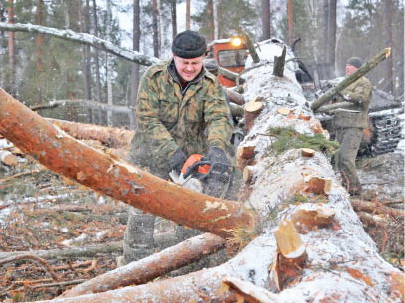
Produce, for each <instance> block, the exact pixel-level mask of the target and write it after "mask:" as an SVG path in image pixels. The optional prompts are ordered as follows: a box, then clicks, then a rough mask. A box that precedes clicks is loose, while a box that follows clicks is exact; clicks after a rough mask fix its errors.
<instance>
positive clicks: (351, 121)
mask: <svg viewBox="0 0 405 303" xmlns="http://www.w3.org/2000/svg"><path fill="white" fill-rule="evenodd" d="M340 94H341V96H342V97H340V98H339V100H338V101H349V102H351V103H352V106H351V107H348V108H347V109H348V110H352V111H358V112H350V111H345V110H341V111H337V112H336V113H335V117H334V127H335V129H336V140H337V141H338V142H339V143H340V146H339V149H338V150H337V151H336V153H335V168H336V170H337V171H338V172H340V175H341V176H342V183H343V185H344V186H345V187H346V189H347V190H348V192H349V193H350V194H359V193H360V192H361V184H360V180H359V178H358V176H357V171H356V157H357V153H358V150H359V147H360V143H361V140H362V136H363V129H364V128H367V127H368V123H369V122H368V108H369V106H370V101H371V94H372V86H371V83H370V81H369V80H368V79H367V78H365V77H361V78H360V79H358V80H357V81H355V82H353V83H352V84H350V85H349V86H348V87H346V88H345V89H344V90H342V91H341V92H340Z"/></svg>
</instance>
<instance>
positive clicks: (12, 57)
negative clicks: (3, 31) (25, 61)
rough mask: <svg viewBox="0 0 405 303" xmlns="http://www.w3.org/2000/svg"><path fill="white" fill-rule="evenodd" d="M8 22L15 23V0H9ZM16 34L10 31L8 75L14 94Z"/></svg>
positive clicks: (9, 84)
mask: <svg viewBox="0 0 405 303" xmlns="http://www.w3.org/2000/svg"><path fill="white" fill-rule="evenodd" d="M8 23H10V24H14V0H8ZM14 47H15V35H14V32H8V66H9V69H10V71H9V77H8V83H7V84H8V87H9V88H10V92H11V93H12V94H13V95H14V94H16V92H17V90H16V83H15V81H16V79H15V74H16V70H15V68H16V66H15V50H14Z"/></svg>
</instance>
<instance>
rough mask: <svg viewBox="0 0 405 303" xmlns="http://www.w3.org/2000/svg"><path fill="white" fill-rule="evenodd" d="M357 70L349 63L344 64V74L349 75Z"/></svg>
mask: <svg viewBox="0 0 405 303" xmlns="http://www.w3.org/2000/svg"><path fill="white" fill-rule="evenodd" d="M356 70H357V67H355V66H353V65H350V64H346V75H351V74H353V73H354V72H355V71H356Z"/></svg>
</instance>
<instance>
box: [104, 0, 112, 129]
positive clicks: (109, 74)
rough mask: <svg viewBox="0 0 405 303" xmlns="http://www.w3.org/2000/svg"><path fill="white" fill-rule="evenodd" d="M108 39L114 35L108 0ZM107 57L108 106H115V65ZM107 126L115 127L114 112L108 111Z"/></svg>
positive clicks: (108, 55) (109, 56) (106, 54)
mask: <svg viewBox="0 0 405 303" xmlns="http://www.w3.org/2000/svg"><path fill="white" fill-rule="evenodd" d="M106 22H107V24H106V28H107V32H106V34H107V37H108V39H109V40H110V39H111V34H112V10H111V0H107V20H106ZM105 56H106V77H107V104H108V105H113V87H112V73H113V64H112V60H113V58H112V56H111V55H110V54H109V53H105ZM107 126H113V113H112V111H107Z"/></svg>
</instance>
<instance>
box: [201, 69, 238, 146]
mask: <svg viewBox="0 0 405 303" xmlns="http://www.w3.org/2000/svg"><path fill="white" fill-rule="evenodd" d="M211 79H212V80H213V83H211V85H209V87H208V92H207V96H212V97H211V98H208V99H207V101H206V103H205V106H204V117H205V122H206V125H207V135H208V144H209V147H213V146H216V147H219V148H221V149H223V150H228V149H229V148H230V140H231V137H232V133H233V122H232V118H231V112H230V108H229V105H228V104H227V102H226V100H225V92H224V90H223V88H222V86H221V85H220V84H219V81H218V79H217V78H216V77H214V76H212V78H211Z"/></svg>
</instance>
